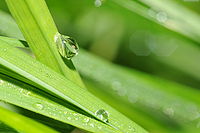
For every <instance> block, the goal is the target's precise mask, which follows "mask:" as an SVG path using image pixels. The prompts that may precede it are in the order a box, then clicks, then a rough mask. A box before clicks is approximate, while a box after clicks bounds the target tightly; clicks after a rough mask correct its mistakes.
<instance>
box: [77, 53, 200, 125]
mask: <svg viewBox="0 0 200 133" xmlns="http://www.w3.org/2000/svg"><path fill="white" fill-rule="evenodd" d="M80 55H81V56H79V57H77V58H75V60H74V61H75V64H76V65H77V68H78V69H79V71H80V72H81V73H82V75H83V76H84V77H85V78H87V79H89V80H92V81H94V82H95V83H96V84H97V85H98V86H101V88H102V89H103V88H104V91H106V92H107V93H109V95H113V96H114V97H115V98H117V99H120V100H121V101H124V102H125V103H126V104H128V105H129V106H133V107H137V108H139V109H142V110H143V111H146V110H148V112H149V113H151V112H152V113H153V114H152V116H153V115H155V114H156V115H158V114H161V115H163V116H166V117H170V119H173V120H176V121H178V122H179V123H185V122H191V121H194V120H197V118H198V117H199V116H198V114H199V111H198V110H199V108H200V99H199V98H198V95H199V91H198V90H195V89H193V88H190V87H186V86H182V85H179V84H175V83H172V82H169V81H164V80H161V79H158V78H155V77H153V76H149V75H146V74H144V73H141V72H138V71H134V70H129V69H126V68H123V67H120V66H117V65H114V64H112V63H109V62H106V61H105V60H102V59H99V58H98V57H95V56H93V55H91V54H89V53H87V52H84V51H81V54H80ZM86 64H87V65H86ZM86 66H87V67H86ZM94 71H95V73H93V72H94ZM150 110H151V111H150ZM170 111H171V113H170ZM146 112H147V111H146ZM156 112H157V113H156ZM185 114H187V115H185Z"/></svg>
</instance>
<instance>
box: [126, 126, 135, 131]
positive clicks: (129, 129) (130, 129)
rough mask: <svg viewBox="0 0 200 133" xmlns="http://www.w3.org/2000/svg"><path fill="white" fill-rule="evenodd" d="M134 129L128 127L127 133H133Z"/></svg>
mask: <svg viewBox="0 0 200 133" xmlns="http://www.w3.org/2000/svg"><path fill="white" fill-rule="evenodd" d="M135 131H136V130H135V128H133V127H132V126H128V132H127V133H132V132H135Z"/></svg>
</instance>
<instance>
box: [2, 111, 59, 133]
mask: <svg viewBox="0 0 200 133" xmlns="http://www.w3.org/2000/svg"><path fill="white" fill-rule="evenodd" d="M0 121H2V122H3V123H5V124H7V125H9V126H11V127H13V128H14V129H16V130H17V131H19V132H27V133H46V132H48V133H58V132H57V131H55V130H53V129H51V128H49V127H47V126H45V125H43V124H41V123H39V122H36V121H34V120H32V119H30V118H27V117H24V116H22V115H20V114H17V113H14V112H11V111H9V110H7V109H4V108H2V107H0ZM30 129H31V130H30Z"/></svg>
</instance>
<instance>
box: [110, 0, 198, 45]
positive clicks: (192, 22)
mask: <svg viewBox="0 0 200 133" xmlns="http://www.w3.org/2000/svg"><path fill="white" fill-rule="evenodd" d="M112 1H113V2H114V3H116V4H118V5H119V6H122V7H124V8H125V9H128V10H130V11H132V12H134V13H137V14H138V15H140V16H143V17H145V18H147V19H149V20H151V21H153V22H155V23H158V24H160V25H162V26H164V27H166V28H168V29H170V30H172V31H175V32H177V33H179V34H181V35H184V36H185V37H187V38H190V39H192V40H193V41H196V42H198V43H200V39H199V38H200V32H199V31H200V27H199V21H200V16H199V15H198V14H196V13H195V12H192V11H190V10H188V9H187V8H184V7H183V6H181V5H180V4H178V3H176V2H175V1H171V0H167V1H159V0H140V2H137V1H134V0H112ZM141 3H142V4H141ZM145 4H146V5H145ZM148 6H149V7H148ZM177 10H178V12H177ZM183 14H185V15H186V16H187V17H185V16H184V15H183ZM161 17H162V18H163V19H162V18H161Z"/></svg>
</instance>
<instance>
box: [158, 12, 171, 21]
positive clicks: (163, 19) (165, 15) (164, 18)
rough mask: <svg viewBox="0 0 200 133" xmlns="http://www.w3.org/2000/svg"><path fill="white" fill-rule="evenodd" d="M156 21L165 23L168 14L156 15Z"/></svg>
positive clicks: (160, 13) (159, 13)
mask: <svg viewBox="0 0 200 133" xmlns="http://www.w3.org/2000/svg"><path fill="white" fill-rule="evenodd" d="M156 19H157V20H158V21H159V22H161V23H165V22H166V21H167V20H168V16H167V13H166V12H162V11H161V12H158V13H157V14H156Z"/></svg>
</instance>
